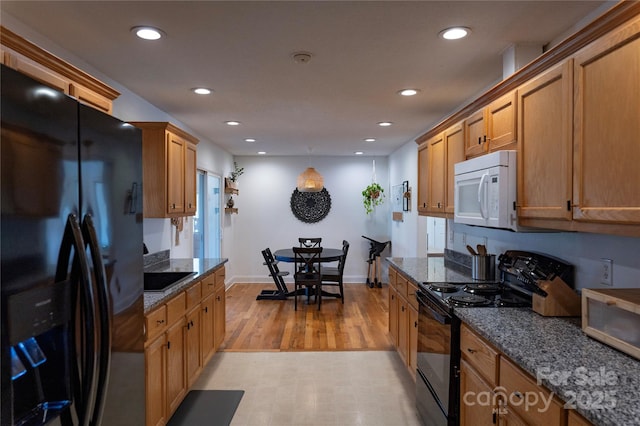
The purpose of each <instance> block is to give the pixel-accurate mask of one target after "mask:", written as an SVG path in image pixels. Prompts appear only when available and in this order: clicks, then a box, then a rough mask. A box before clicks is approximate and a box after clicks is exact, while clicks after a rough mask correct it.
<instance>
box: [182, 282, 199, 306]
mask: <svg viewBox="0 0 640 426" xmlns="http://www.w3.org/2000/svg"><path fill="white" fill-rule="evenodd" d="M185 293H186V294H187V309H191V308H193V307H194V306H196V305H197V304H198V303H200V299H202V285H201V284H200V282H197V283H195V284H194V285H192V286H191V287H189V288H188V289H187V291H185Z"/></svg>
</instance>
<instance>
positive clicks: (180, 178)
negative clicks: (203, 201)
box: [167, 132, 186, 214]
mask: <svg viewBox="0 0 640 426" xmlns="http://www.w3.org/2000/svg"><path fill="white" fill-rule="evenodd" d="M185 144H186V142H185V141H184V140H183V139H182V138H180V137H178V136H177V135H175V134H173V133H171V132H167V164H168V170H169V172H168V173H167V213H169V214H171V213H183V212H184V164H185V162H184V153H185Z"/></svg>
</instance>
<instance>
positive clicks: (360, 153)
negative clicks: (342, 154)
mask: <svg viewBox="0 0 640 426" xmlns="http://www.w3.org/2000/svg"><path fill="white" fill-rule="evenodd" d="M354 154H355V155H362V154H364V152H362V151H356V152H354Z"/></svg>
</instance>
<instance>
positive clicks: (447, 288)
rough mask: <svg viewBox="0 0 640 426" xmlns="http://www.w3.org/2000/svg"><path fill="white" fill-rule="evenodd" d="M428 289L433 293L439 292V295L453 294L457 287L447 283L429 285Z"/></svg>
mask: <svg viewBox="0 0 640 426" xmlns="http://www.w3.org/2000/svg"><path fill="white" fill-rule="evenodd" d="M429 288H430V289H431V290H433V291H439V292H441V293H455V292H456V291H458V289H459V287H458V286H457V285H454V284H449V283H440V284H429Z"/></svg>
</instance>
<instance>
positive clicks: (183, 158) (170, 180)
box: [131, 122, 198, 217]
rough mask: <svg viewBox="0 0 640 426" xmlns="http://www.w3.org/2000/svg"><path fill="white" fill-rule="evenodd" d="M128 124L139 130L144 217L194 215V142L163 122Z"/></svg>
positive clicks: (179, 130)
mask: <svg viewBox="0 0 640 426" xmlns="http://www.w3.org/2000/svg"><path fill="white" fill-rule="evenodd" d="M131 124H133V125H134V126H136V127H138V128H140V129H142V173H143V182H144V191H143V196H144V216H145V217H177V216H189V215H193V214H195V211H196V145H197V143H198V139H196V138H194V137H193V136H191V135H190V134H188V133H187V132H185V131H183V130H181V129H179V128H178V127H176V126H174V125H173V124H171V123H167V122H132V123H131Z"/></svg>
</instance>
